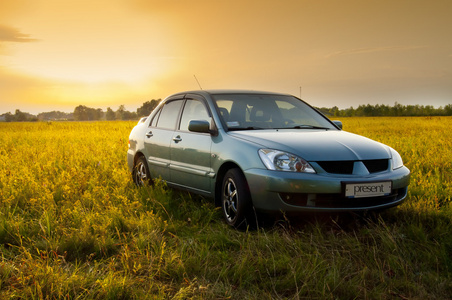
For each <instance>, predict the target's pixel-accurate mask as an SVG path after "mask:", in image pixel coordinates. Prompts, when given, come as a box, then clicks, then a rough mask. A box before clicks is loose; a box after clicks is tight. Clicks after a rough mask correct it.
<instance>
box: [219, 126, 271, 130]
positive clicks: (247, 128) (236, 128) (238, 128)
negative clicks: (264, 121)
mask: <svg viewBox="0 0 452 300" xmlns="http://www.w3.org/2000/svg"><path fill="white" fill-rule="evenodd" d="M259 129H270V128H262V127H255V126H248V127H232V128H228V130H229V131H235V130H259Z"/></svg>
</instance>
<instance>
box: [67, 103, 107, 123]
mask: <svg viewBox="0 0 452 300" xmlns="http://www.w3.org/2000/svg"><path fill="white" fill-rule="evenodd" d="M102 117H103V111H102V109H100V108H98V109H95V108H90V107H86V106H84V105H79V106H77V107H76V108H75V109H74V120H76V121H96V120H100V119H101V118H102Z"/></svg>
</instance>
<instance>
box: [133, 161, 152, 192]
mask: <svg viewBox="0 0 452 300" xmlns="http://www.w3.org/2000/svg"><path fill="white" fill-rule="evenodd" d="M132 178H133V182H134V183H135V184H136V185H137V186H143V185H146V184H150V183H151V173H150V172H149V167H148V163H147V161H146V158H144V156H140V157H139V158H138V159H137V161H136V163H135V166H134V167H133V172H132Z"/></svg>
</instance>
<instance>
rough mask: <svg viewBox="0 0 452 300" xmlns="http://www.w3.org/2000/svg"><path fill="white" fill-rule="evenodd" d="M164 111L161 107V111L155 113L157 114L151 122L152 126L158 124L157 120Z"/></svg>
mask: <svg viewBox="0 0 452 300" xmlns="http://www.w3.org/2000/svg"><path fill="white" fill-rule="evenodd" d="M161 112H162V109H161V108H160V109H159V111H158V112H157V113H156V114H155V116H154V117H153V118H152V121H151V124H149V126H150V127H155V126H157V121H158V119H159V116H160V113H161Z"/></svg>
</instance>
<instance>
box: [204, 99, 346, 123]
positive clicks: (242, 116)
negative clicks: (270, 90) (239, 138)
mask: <svg viewBox="0 0 452 300" xmlns="http://www.w3.org/2000/svg"><path fill="white" fill-rule="evenodd" d="M213 99H214V101H215V102H216V105H217V106H218V109H219V112H220V117H221V118H222V119H223V123H224V124H225V125H226V126H227V128H228V130H254V129H288V128H295V129H337V128H336V127H334V125H332V124H331V123H330V122H329V121H328V120H327V119H326V118H325V117H323V116H322V115H321V114H319V113H318V112H317V111H316V110H314V109H312V108H311V107H310V106H309V105H307V104H306V103H304V102H303V101H301V100H300V99H297V98H295V97H293V96H288V95H266V94H217V95H213Z"/></svg>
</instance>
